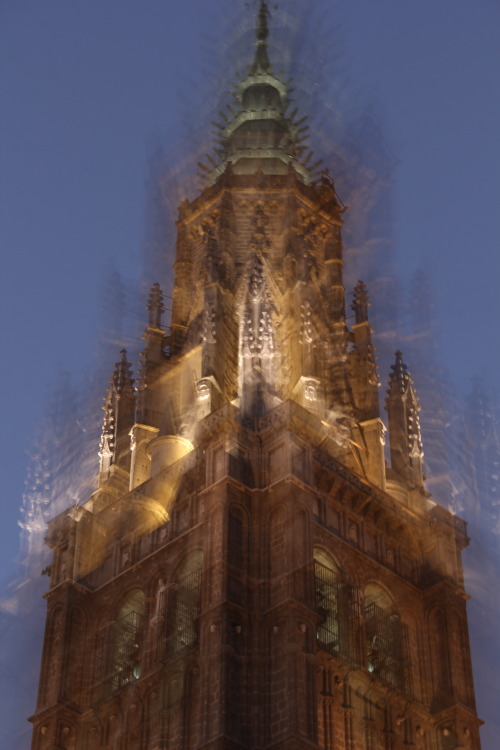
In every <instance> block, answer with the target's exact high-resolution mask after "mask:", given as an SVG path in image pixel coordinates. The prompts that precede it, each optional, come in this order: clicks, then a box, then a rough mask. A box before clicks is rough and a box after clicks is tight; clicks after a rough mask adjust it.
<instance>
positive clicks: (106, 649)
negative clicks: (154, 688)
mask: <svg viewBox="0 0 500 750" xmlns="http://www.w3.org/2000/svg"><path fill="white" fill-rule="evenodd" d="M144 609H145V599H144V593H143V592H142V591H141V590H140V589H134V591H131V592H130V593H129V594H128V595H127V596H126V597H125V598H124V599H123V600H122V602H121V603H120V606H119V609H118V612H117V618H116V620H115V621H114V622H112V623H111V624H110V625H108V626H107V627H106V628H104V629H103V630H101V632H100V633H99V635H98V644H97V645H98V648H97V653H98V661H99V672H100V675H99V676H100V680H99V686H98V687H99V691H98V693H99V694H98V696H97V697H99V698H106V697H109V696H110V695H112V694H113V693H114V692H115V691H116V690H118V689H119V688H121V687H123V686H124V685H127V684H128V683H129V682H132V681H133V680H137V679H138V678H139V677H140V674H141V663H140V646H141V637H142V630H143V619H144Z"/></svg>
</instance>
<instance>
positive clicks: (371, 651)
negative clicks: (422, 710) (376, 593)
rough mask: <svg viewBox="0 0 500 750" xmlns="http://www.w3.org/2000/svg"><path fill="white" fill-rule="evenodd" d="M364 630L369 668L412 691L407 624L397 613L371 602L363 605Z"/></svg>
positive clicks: (404, 691) (379, 675)
mask: <svg viewBox="0 0 500 750" xmlns="http://www.w3.org/2000/svg"><path fill="white" fill-rule="evenodd" d="M365 632H366V647H367V666H368V671H369V672H371V673H373V674H374V675H377V676H378V677H381V678H382V679H383V680H385V681H386V682H388V683H389V684H390V685H393V686H394V687H396V688H398V690H401V691H402V692H403V693H405V694H406V695H411V693H412V680H411V668H410V658H409V650H408V628H407V626H406V625H404V624H403V623H402V622H401V620H400V617H399V615H398V614H395V613H391V612H387V610H385V609H382V607H379V606H378V605H377V604H375V603H374V602H372V603H371V604H368V605H367V606H366V607H365Z"/></svg>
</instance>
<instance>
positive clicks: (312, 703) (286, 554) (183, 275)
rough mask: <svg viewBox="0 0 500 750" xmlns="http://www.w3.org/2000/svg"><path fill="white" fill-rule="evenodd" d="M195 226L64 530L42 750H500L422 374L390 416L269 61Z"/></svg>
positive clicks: (153, 307)
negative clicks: (483, 741) (492, 747)
mask: <svg viewBox="0 0 500 750" xmlns="http://www.w3.org/2000/svg"><path fill="white" fill-rule="evenodd" d="M268 16H269V13H268V8H267V5H266V3H265V2H261V3H260V7H259V11H258V16H257V33H256V50H255V55H254V60H253V64H252V65H251V66H250V68H249V70H248V72H247V75H246V76H245V77H244V78H242V79H241V80H240V82H239V84H238V87H237V90H236V103H235V106H234V108H232V109H231V111H230V114H229V115H227V116H226V117H225V119H224V121H223V122H222V123H221V124H220V128H219V130H220V136H219V146H220V147H219V148H218V150H217V158H216V159H212V158H211V157H210V158H209V163H208V164H207V165H200V168H201V169H202V171H203V174H204V176H205V181H206V187H205V188H204V189H203V191H202V192H201V193H200V195H199V196H198V197H197V198H196V199H195V200H193V201H192V202H188V201H185V202H184V203H183V204H182V205H181V206H180V209H179V220H178V222H177V227H178V233H177V249H176V261H175V283H174V290H173V309H172V313H171V321H170V325H169V327H168V328H167V329H165V328H164V324H163V315H164V305H163V296H162V291H161V289H160V286H159V285H158V284H157V283H155V284H154V285H153V286H152V288H151V293H150V296H149V300H148V319H147V326H146V329H145V332H144V341H145V344H144V350H143V353H142V357H141V362H140V367H139V370H138V374H137V382H136V384H135V386H134V380H133V378H132V374H131V365H130V364H129V363H128V361H127V354H126V352H125V351H124V352H122V353H121V357H120V360H119V361H118V363H117V365H116V367H115V371H114V373H113V375H112V377H111V380H110V384H109V389H108V392H107V394H106V399H105V407H104V410H105V417H104V425H103V432H102V440H101V447H100V454H99V455H100V473H99V483H98V488H97V490H96V491H95V493H94V494H93V496H92V497H91V498H90V500H88V502H86V503H85V504H84V505H82V506H79V507H73V508H70V509H68V510H67V511H65V512H64V513H62V514H61V515H60V516H58V517H57V518H55V519H53V521H52V522H51V523H50V526H49V531H48V536H47V542H48V544H49V545H50V547H51V548H52V549H53V551H54V558H53V565H52V574H51V585H50V589H49V591H48V593H47V624H46V635H45V645H44V653H43V661H42V669H41V679H40V690H39V698H38V705H37V709H36V713H35V715H34V716H33V717H32V719H31V720H32V722H33V725H34V736H33V749H34V750H48V749H49V748H51V749H52V748H54V747H57V748H65V749H66V750H97V749H98V748H102V750H104V749H105V748H106V749H108V750H111V749H113V750H118V749H119V750H174V749H175V750H188V749H189V750H194V749H195V748H197V749H199V750H202V749H204V750H208V749H209V748H210V750H219V749H220V750H222V749H223V748H224V749H228V750H229V749H231V750H257V749H258V748H262V749H264V748H269V749H271V748H272V749H274V750H278V749H280V750H281V749H283V750H284V749H285V748H286V750H306V749H307V750H361V748H363V749H366V750H379V749H382V748H383V749H384V750H398V749H399V748H403V747H407V746H408V747H415V748H417V749H418V750H424V749H425V750H452V748H458V747H463V748H468V750H479V734H478V725H479V721H478V719H477V717H476V713H475V705H474V694H473V685H472V673H471V663H470V656H469V645H468V634H467V619H466V610H465V603H466V595H465V593H464V587H463V576H462V567H461V559H460V551H461V549H462V548H463V547H464V546H465V545H466V544H467V535H466V528H465V524H464V523H463V522H462V521H461V520H460V519H459V518H457V517H455V516H453V515H451V514H450V513H448V512H447V511H445V510H444V509H443V508H441V507H439V506H437V505H436V504H435V503H433V502H432V500H431V499H430V497H429V496H428V494H427V493H426V491H425V489H424V476H423V451H422V442H421V437H420V429H419V421H418V411H419V405H418V401H417V398H416V394H415V389H414V385H413V382H412V380H411V376H410V373H409V371H408V368H407V366H406V365H405V364H404V361H403V357H402V355H401V353H400V352H398V353H397V354H396V359H395V364H394V365H393V367H392V372H391V375H390V378H389V385H388V390H387V401H386V409H387V415H388V425H389V438H390V439H389V444H390V456H391V468H390V469H388V468H386V463H385V457H384V443H385V439H384V433H385V428H384V423H383V421H382V419H381V417H380V413H379V398H378V389H379V378H378V373H377V367H376V363H375V353H374V348H373V345H372V340H371V328H370V322H369V317H368V308H369V299H368V291H367V289H366V286H365V285H364V284H363V282H361V281H360V282H358V284H357V285H356V287H355V289H354V292H353V301H352V310H353V312H354V323H353V324H352V326H348V324H347V321H346V299H345V290H344V285H343V253H342V236H341V233H342V224H343V214H344V210H345V209H344V206H343V205H342V203H341V201H340V200H339V198H338V196H337V194H336V192H335V187H334V183H333V181H332V179H331V178H330V176H329V175H328V174H327V173H322V174H321V175H320V176H319V177H318V176H317V174H316V173H315V169H316V168H317V165H314V164H312V165H311V163H310V162H311V160H312V158H311V156H310V154H309V153H308V152H307V149H306V147H305V145H304V139H303V134H304V132H305V131H304V128H305V127H306V126H305V124H304V123H305V119H304V118H299V117H298V115H297V114H296V113H295V112H291V113H290V101H289V95H288V90H287V85H286V83H285V82H284V81H283V80H281V78H280V77H278V76H277V75H276V74H275V73H274V72H273V68H272V65H271V63H270V59H269V56H268V44H267V42H268V33H269V32H268Z"/></svg>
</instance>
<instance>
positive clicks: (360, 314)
mask: <svg viewBox="0 0 500 750" xmlns="http://www.w3.org/2000/svg"><path fill="white" fill-rule="evenodd" d="M369 304H370V302H369V300H368V290H367V288H366V284H365V283H364V281H358V283H357V284H356V286H355V287H354V295H353V301H352V305H351V310H353V311H354V314H355V316H356V324H357V325H359V323H366V322H367V320H368V306H369Z"/></svg>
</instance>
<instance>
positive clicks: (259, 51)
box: [251, 0, 271, 75]
mask: <svg viewBox="0 0 500 750" xmlns="http://www.w3.org/2000/svg"><path fill="white" fill-rule="evenodd" d="M269 16H270V13H269V9H268V7H267V3H266V2H264V0H262V2H261V3H260V8H259V12H258V15H257V29H256V36H257V41H256V43H255V46H256V50H255V58H254V62H253V65H252V68H251V71H252V73H253V74H254V75H255V74H259V73H261V74H262V73H270V72H271V63H270V62H269V57H268V55H267V38H268V36H269V27H268V25H267V19H268V17H269Z"/></svg>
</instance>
